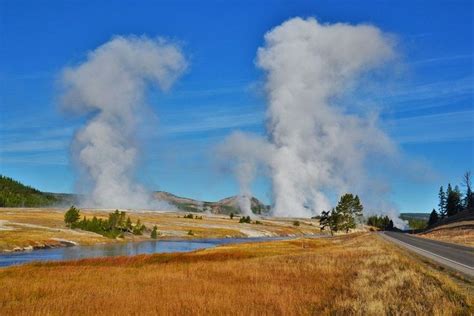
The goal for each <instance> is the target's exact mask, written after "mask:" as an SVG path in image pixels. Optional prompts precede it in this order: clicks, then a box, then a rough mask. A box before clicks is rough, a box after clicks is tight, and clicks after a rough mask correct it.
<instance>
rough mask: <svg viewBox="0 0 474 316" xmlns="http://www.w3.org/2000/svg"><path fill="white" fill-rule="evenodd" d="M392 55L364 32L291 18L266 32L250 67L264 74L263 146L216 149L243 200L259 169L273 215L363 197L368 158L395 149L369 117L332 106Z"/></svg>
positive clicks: (237, 139)
mask: <svg viewBox="0 0 474 316" xmlns="http://www.w3.org/2000/svg"><path fill="white" fill-rule="evenodd" d="M394 56H395V53H394V43H393V41H392V39H391V37H390V36H387V35H386V34H384V33H382V32H381V31H380V30H379V29H377V28H376V27H374V26H370V25H348V24H342V23H338V24H320V23H319V22H318V21H316V20H315V19H313V18H310V19H301V18H294V19H291V20H289V21H287V22H285V23H283V24H282V25H280V26H278V27H276V28H274V29H273V30H271V31H270V32H268V33H267V34H266V35H265V44H264V45H263V47H261V48H259V49H258V53H257V60H256V63H257V66H258V67H259V68H261V69H263V70H264V72H265V74H266V81H265V89H266V95H267V99H268V107H267V111H266V115H267V131H268V139H269V141H266V140H263V139H260V140H258V139H256V136H250V135H249V136H247V135H244V134H237V135H233V136H231V137H230V138H229V139H227V141H226V142H225V144H224V145H222V146H221V148H220V151H221V154H223V156H224V157H234V161H235V162H236V164H235V171H236V174H237V178H238V180H239V183H240V186H241V195H242V196H243V197H248V196H250V192H249V190H250V183H251V182H252V179H253V176H254V171H255V166H256V165H258V164H264V165H266V166H267V169H268V172H269V174H268V175H269V177H270V179H271V182H272V191H273V199H274V200H273V214H274V215H277V216H309V215H313V214H317V213H319V212H320V211H322V210H327V209H329V208H330V207H331V200H332V201H334V198H335V197H336V196H337V195H338V194H342V193H345V192H354V193H358V194H362V197H364V195H363V193H364V192H367V191H370V190H368V188H369V187H371V185H372V183H371V181H369V180H368V177H367V176H366V174H365V170H366V168H365V163H366V161H367V159H368V157H370V156H372V155H382V156H384V155H389V154H392V153H394V152H395V151H396V148H395V146H394V145H393V144H392V142H391V141H390V139H389V138H388V137H387V136H386V134H385V133H384V132H383V131H382V130H381V129H379V127H378V126H377V118H376V117H375V116H373V115H369V114H366V115H365V114H361V110H360V109H356V108H350V107H345V106H342V105H340V104H338V100H340V98H341V97H342V96H344V94H345V93H346V92H347V91H348V89H351V88H353V87H354V84H355V83H356V81H357V80H358V79H360V78H361V77H362V76H366V75H368V73H369V72H371V71H372V70H375V69H377V68H379V67H381V66H383V65H384V64H386V63H387V62H388V61H390V60H391V59H392V58H393V57H394ZM246 212H248V210H246Z"/></svg>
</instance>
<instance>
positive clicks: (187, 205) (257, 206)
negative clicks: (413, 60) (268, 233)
mask: <svg viewBox="0 0 474 316" xmlns="http://www.w3.org/2000/svg"><path fill="white" fill-rule="evenodd" d="M154 197H155V198H156V199H158V200H162V201H166V202H168V203H170V204H172V205H174V206H176V207H177V208H178V209H180V210H182V211H186V212H211V213H213V214H230V213H234V214H240V213H241V211H240V208H239V197H238V196H230V197H227V198H224V199H222V200H219V201H217V202H208V201H199V200H194V199H190V198H185V197H180V196H177V195H174V194H171V193H169V192H165V191H157V192H155V193H154ZM251 208H252V212H253V213H254V214H266V213H268V212H269V211H270V206H268V205H265V204H263V203H262V202H261V201H259V200H258V199H257V198H255V197H252V199H251Z"/></svg>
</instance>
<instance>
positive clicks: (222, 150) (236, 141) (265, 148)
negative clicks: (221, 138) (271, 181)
mask: <svg viewBox="0 0 474 316" xmlns="http://www.w3.org/2000/svg"><path fill="white" fill-rule="evenodd" d="M272 149H273V148H272V146H271V145H270V144H269V143H267V142H266V141H265V140H263V139H261V138H260V137H255V136H252V135H246V134H243V133H241V132H235V133H234V134H232V135H230V136H229V137H228V138H227V139H226V141H225V142H224V143H222V144H221V145H220V146H219V147H218V151H217V154H218V156H219V157H220V158H221V159H225V160H226V161H227V162H229V160H231V161H230V164H231V165H232V166H233V172H234V173H235V175H236V178H237V181H238V183H239V189H240V192H239V199H238V202H239V208H240V210H241V212H242V213H243V214H244V215H249V216H252V215H253V213H252V209H251V198H252V190H251V185H252V181H253V180H254V178H255V176H256V173H257V168H259V167H260V168H261V169H262V168H264V167H265V164H264V162H265V161H266V160H267V159H268V157H271V156H272ZM260 171H262V170H260Z"/></svg>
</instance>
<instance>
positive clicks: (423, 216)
mask: <svg viewBox="0 0 474 316" xmlns="http://www.w3.org/2000/svg"><path fill="white" fill-rule="evenodd" d="M400 218H401V219H404V220H409V219H420V220H425V221H428V219H429V218H430V214H429V213H400Z"/></svg>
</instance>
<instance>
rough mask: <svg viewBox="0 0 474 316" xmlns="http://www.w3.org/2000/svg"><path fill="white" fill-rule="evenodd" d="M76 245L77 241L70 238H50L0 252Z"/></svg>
mask: <svg viewBox="0 0 474 316" xmlns="http://www.w3.org/2000/svg"><path fill="white" fill-rule="evenodd" d="M77 245H79V244H78V243H77V242H74V241H71V240H66V239H60V238H52V239H50V240H48V241H46V242H44V243H40V242H36V243H35V244H34V245H28V246H25V247H14V248H13V249H4V250H2V252H3V253H11V252H22V251H33V250H40V249H51V248H62V247H74V246H77Z"/></svg>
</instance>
